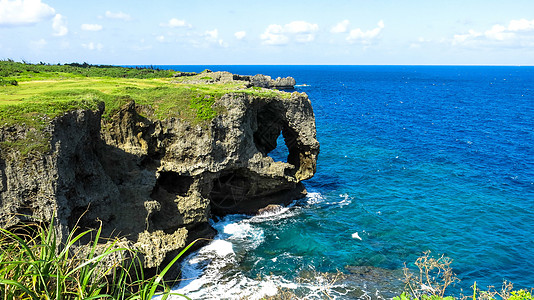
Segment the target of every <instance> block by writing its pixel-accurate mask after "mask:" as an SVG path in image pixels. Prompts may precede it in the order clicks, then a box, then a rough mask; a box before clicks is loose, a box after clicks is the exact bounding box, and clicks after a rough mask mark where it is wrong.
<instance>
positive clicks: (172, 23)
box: [160, 18, 193, 28]
mask: <svg viewBox="0 0 534 300" xmlns="http://www.w3.org/2000/svg"><path fill="white" fill-rule="evenodd" d="M160 26H162V27H170V28H176V27H187V28H191V27H193V26H191V24H189V23H187V22H186V21H185V20H179V19H176V18H172V19H170V20H169V21H168V22H166V23H161V24H160Z"/></svg>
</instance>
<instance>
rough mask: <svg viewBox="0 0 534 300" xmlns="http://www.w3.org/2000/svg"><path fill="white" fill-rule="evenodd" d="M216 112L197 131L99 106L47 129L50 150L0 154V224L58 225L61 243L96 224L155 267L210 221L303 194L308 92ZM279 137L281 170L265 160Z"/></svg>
mask: <svg viewBox="0 0 534 300" xmlns="http://www.w3.org/2000/svg"><path fill="white" fill-rule="evenodd" d="M214 74H215V73H210V74H209V75H210V76H213V75H214ZM221 78H222V77H221ZM284 84H285V83H284ZM215 105H219V106H221V107H223V109H222V110H221V111H223V113H220V114H219V115H218V116H216V117H215V118H214V119H213V120H212V121H211V122H210V123H209V124H208V125H207V126H202V127H201V126H200V125H192V124H191V123H188V122H186V121H183V120H180V119H176V118H170V119H166V120H157V119H150V118H149V117H145V116H147V115H150V114H149V113H147V112H149V111H150V107H144V106H139V105H137V104H136V103H134V102H130V103H128V104H126V105H125V106H123V107H122V108H121V109H120V110H119V111H117V112H116V113H115V115H114V116H112V117H111V119H110V120H109V119H102V118H101V115H102V112H103V108H101V109H100V110H97V111H90V110H77V111H72V112H70V113H67V114H65V115H63V116H61V117H58V118H56V119H54V120H51V121H50V124H49V125H48V127H47V128H46V132H47V133H48V134H49V135H50V151H48V152H46V153H44V154H42V156H40V157H30V158H24V159H22V157H21V155H20V153H17V152H16V151H15V152H3V153H2V155H1V156H0V204H1V209H0V226H2V227H4V228H5V227H10V226H13V225H15V224H18V223H23V222H26V221H29V220H41V221H43V220H44V221H47V220H51V219H52V218H55V224H57V232H58V234H59V235H58V236H59V237H60V238H63V239H65V238H66V237H67V234H68V232H69V231H70V230H72V229H73V228H75V226H80V227H81V228H97V227H98V226H99V224H102V236H104V237H121V238H122V239H126V241H127V242H128V243H130V244H132V245H134V246H135V247H136V248H137V249H139V250H140V251H141V252H142V253H143V254H144V265H145V267H146V268H156V267H159V266H160V265H161V264H163V263H165V262H166V261H168V260H169V256H171V255H175V254H176V253H177V251H179V250H180V249H182V248H183V247H184V246H185V245H187V244H188V243H190V242H191V241H193V240H194V239H196V238H199V237H204V238H209V237H212V236H213V234H214V230H213V229H212V228H211V227H210V226H209V224H208V220H209V219H210V218H211V216H212V215H213V214H217V215H224V214H228V213H251V214H252V213H256V212H258V210H259V209H261V208H263V207H266V206H267V205H269V204H287V203H289V202H290V201H292V200H294V199H297V198H300V197H303V196H304V195H305V194H306V190H305V188H304V185H303V184H302V183H301V181H303V180H305V179H308V178H311V177H312V176H313V174H314V173H315V168H316V160H317V155H318V153H319V143H318V142H317V140H316V132H315V119H314V114H313V110H312V107H311V103H310V100H309V99H308V97H307V95H306V94H301V93H296V92H295V93H293V94H291V97H290V98H289V99H287V98H283V97H280V96H273V97H271V98H265V97H260V96H256V95H250V94H245V93H234V94H227V95H225V96H223V97H222V98H221V99H220V100H219V101H218V102H217V103H216V104H215ZM9 130H10V129H6V128H2V129H0V139H1V140H0V142H1V141H4V140H5V139H7V138H10V139H16V138H17V135H20V136H24V134H26V133H27V131H28V130H31V129H29V128H24V127H20V128H16V130H15V131H13V130H11V132H10V131H9ZM13 132H16V134H15V133H13ZM280 135H283V137H284V140H285V144H286V146H287V149H288V151H289V156H288V158H287V162H281V161H274V160H273V159H272V158H271V157H270V156H269V152H270V151H272V150H273V149H275V148H276V147H277V138H278V137H279V136H280Z"/></svg>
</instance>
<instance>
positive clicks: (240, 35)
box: [234, 31, 247, 40]
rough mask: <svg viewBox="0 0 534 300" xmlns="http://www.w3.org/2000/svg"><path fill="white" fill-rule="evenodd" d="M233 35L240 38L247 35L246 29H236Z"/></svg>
mask: <svg viewBox="0 0 534 300" xmlns="http://www.w3.org/2000/svg"><path fill="white" fill-rule="evenodd" d="M234 36H235V38H236V39H238V40H242V39H244V38H245V37H246V36H247V32H246V31H238V32H236V33H234Z"/></svg>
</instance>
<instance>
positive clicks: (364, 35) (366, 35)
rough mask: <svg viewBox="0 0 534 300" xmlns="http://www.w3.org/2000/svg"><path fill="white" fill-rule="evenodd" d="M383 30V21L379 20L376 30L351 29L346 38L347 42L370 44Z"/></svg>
mask: <svg viewBox="0 0 534 300" xmlns="http://www.w3.org/2000/svg"><path fill="white" fill-rule="evenodd" d="M384 28H385V25H384V21H382V20H380V21H379V22H378V24H377V27H376V28H373V29H371V30H367V31H363V30H361V29H360V28H356V29H352V30H351V31H350V32H349V35H348V36H347V38H346V39H347V41H348V42H350V43H362V44H371V43H372V42H373V40H375V39H376V38H378V36H379V35H380V32H382V29H384Z"/></svg>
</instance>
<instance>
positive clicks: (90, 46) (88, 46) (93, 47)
mask: <svg viewBox="0 0 534 300" xmlns="http://www.w3.org/2000/svg"><path fill="white" fill-rule="evenodd" d="M82 47H83V48H85V49H87V50H97V51H101V50H102V49H103V48H104V45H102V44H101V43H93V42H89V43H87V44H82Z"/></svg>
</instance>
